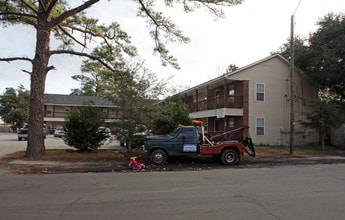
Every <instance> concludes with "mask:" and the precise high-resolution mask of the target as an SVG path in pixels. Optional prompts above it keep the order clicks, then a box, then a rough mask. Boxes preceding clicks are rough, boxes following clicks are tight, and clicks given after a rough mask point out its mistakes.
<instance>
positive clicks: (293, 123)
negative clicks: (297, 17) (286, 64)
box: [289, 15, 295, 156]
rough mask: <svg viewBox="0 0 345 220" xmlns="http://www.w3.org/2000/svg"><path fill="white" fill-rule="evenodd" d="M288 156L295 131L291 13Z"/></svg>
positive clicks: (291, 148)
mask: <svg viewBox="0 0 345 220" xmlns="http://www.w3.org/2000/svg"><path fill="white" fill-rule="evenodd" d="M290 50H291V58H290V144H289V147H290V156H292V155H294V133H295V113H294V101H295V99H294V89H293V87H294V79H293V75H294V62H295V44H294V15H291V36H290Z"/></svg>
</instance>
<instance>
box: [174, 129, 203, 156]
mask: <svg viewBox="0 0 345 220" xmlns="http://www.w3.org/2000/svg"><path fill="white" fill-rule="evenodd" d="M177 139H178V141H177V142H176V145H175V149H176V154H179V155H184V154H190V153H191V154H193V153H198V140H197V134H196V133H195V129H182V131H181V133H180V134H179V135H178V137H177Z"/></svg>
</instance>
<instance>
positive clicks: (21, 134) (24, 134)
mask: <svg viewBox="0 0 345 220" xmlns="http://www.w3.org/2000/svg"><path fill="white" fill-rule="evenodd" d="M28 131H29V124H24V126H23V127H22V128H21V129H19V131H18V133H17V135H18V140H19V141H21V140H23V139H24V140H27V139H28ZM47 134H48V129H47V126H46V125H45V124H44V125H43V137H44V138H46V137H47Z"/></svg>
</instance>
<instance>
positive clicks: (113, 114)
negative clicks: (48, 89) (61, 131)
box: [44, 94, 119, 131]
mask: <svg viewBox="0 0 345 220" xmlns="http://www.w3.org/2000/svg"><path fill="white" fill-rule="evenodd" d="M87 103H92V106H95V107H98V108H99V111H100V112H101V115H102V117H103V118H104V119H105V122H106V123H110V122H113V121H115V120H116V119H118V118H119V112H118V110H117V107H116V105H115V104H114V103H113V102H111V101H109V100H108V99H106V98H104V97H98V96H72V95H59V94H45V95H44V111H45V113H44V121H45V123H46V125H47V127H48V128H49V129H50V130H51V131H52V130H53V129H55V128H56V127H57V126H62V125H63V123H64V121H65V117H66V114H67V113H68V112H70V111H71V110H72V109H73V108H77V107H80V106H85V105H87Z"/></svg>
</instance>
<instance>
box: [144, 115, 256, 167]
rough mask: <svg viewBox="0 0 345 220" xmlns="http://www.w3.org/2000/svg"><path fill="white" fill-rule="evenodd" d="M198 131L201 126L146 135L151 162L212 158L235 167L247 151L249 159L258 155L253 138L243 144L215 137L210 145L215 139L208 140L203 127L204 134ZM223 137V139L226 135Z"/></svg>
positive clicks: (161, 162) (145, 146)
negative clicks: (177, 158) (197, 156)
mask: <svg viewBox="0 0 345 220" xmlns="http://www.w3.org/2000/svg"><path fill="white" fill-rule="evenodd" d="M198 122H199V121H198ZM198 125H200V123H199V124H198ZM246 128H248V127H243V128H241V129H237V130H236V131H234V132H227V133H228V134H229V135H232V134H234V133H239V132H241V131H242V130H244V129H246ZM199 131H200V127H199V126H179V127H177V128H176V129H175V130H174V131H172V132H171V133H169V134H166V135H152V136H147V137H146V138H145V143H144V151H145V152H146V153H148V155H149V156H150V161H151V163H153V164H156V165H162V164H164V163H166V161H167V158H168V157H169V156H188V155H190V156H195V155H213V156H216V157H219V158H220V160H221V162H222V163H223V164H225V165H233V164H237V163H238V162H240V159H241V156H242V155H243V153H244V152H247V153H248V154H249V155H250V156H255V150H254V146H253V143H252V141H251V139H250V138H247V139H245V141H244V142H243V143H241V142H238V141H219V140H217V138H214V139H213V140H214V141H213V142H211V141H210V140H212V137H211V138H210V140H209V139H207V138H206V137H205V135H204V129H203V127H201V132H199ZM225 134H226V133H225ZM222 135H223V136H222V137H225V136H226V135H224V134H222ZM246 146H248V147H249V148H250V151H251V152H249V151H248V150H247V149H246Z"/></svg>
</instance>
